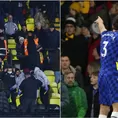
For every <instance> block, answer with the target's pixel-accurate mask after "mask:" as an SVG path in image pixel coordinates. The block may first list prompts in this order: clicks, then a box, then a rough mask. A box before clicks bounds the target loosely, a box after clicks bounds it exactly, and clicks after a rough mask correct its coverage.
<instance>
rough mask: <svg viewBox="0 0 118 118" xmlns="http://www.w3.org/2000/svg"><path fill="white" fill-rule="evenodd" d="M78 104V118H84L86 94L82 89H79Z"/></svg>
mask: <svg viewBox="0 0 118 118" xmlns="http://www.w3.org/2000/svg"><path fill="white" fill-rule="evenodd" d="M78 100H79V102H78V103H79V104H78V116H77V117H78V118H84V116H85V115H86V111H87V108H88V104H87V97H86V93H85V92H84V90H83V89H81V88H79V99H78Z"/></svg>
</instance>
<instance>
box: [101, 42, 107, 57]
mask: <svg viewBox="0 0 118 118" xmlns="http://www.w3.org/2000/svg"><path fill="white" fill-rule="evenodd" d="M103 44H104V47H103V50H104V53H101V56H102V57H105V56H106V55H107V48H106V47H107V45H108V41H104V42H103Z"/></svg>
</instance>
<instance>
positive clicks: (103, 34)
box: [101, 31, 118, 39]
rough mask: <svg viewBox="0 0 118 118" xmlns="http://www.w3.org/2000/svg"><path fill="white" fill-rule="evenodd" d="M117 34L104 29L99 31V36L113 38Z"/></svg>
mask: <svg viewBox="0 0 118 118" xmlns="http://www.w3.org/2000/svg"><path fill="white" fill-rule="evenodd" d="M117 36H118V32H115V31H104V32H102V33H101V37H102V38H103V37H111V38H113V39H115V38H116V37H117Z"/></svg>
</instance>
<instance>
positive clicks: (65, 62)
mask: <svg viewBox="0 0 118 118" xmlns="http://www.w3.org/2000/svg"><path fill="white" fill-rule="evenodd" d="M70 71H72V72H73V73H74V74H75V80H76V82H77V83H78V85H79V87H81V88H84V80H83V76H82V73H81V67H80V66H77V67H76V69H75V68H73V67H72V66H71V63H70V59H69V57H68V56H64V55H63V56H61V74H62V77H61V79H62V80H61V81H62V82H63V81H64V74H65V73H66V72H70Z"/></svg>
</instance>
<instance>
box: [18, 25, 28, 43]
mask: <svg viewBox="0 0 118 118" xmlns="http://www.w3.org/2000/svg"><path fill="white" fill-rule="evenodd" d="M26 36H27V27H26V25H25V24H22V29H21V31H18V32H17V38H16V43H19V39H20V37H23V38H24V39H25V38H26Z"/></svg>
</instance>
